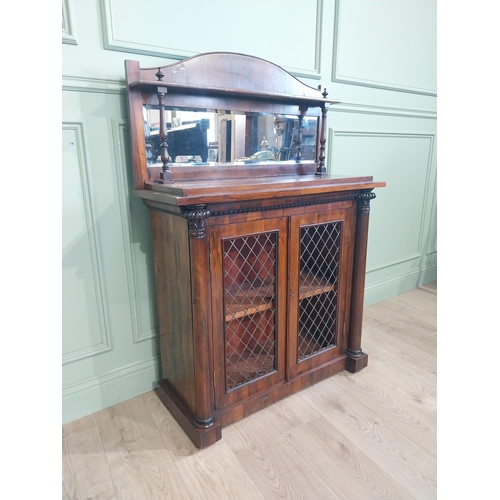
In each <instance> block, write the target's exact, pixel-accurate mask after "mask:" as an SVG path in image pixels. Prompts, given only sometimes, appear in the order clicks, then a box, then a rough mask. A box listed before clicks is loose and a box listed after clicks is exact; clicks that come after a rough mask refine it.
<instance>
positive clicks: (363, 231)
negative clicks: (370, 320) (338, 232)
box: [346, 189, 375, 372]
mask: <svg viewBox="0 0 500 500" xmlns="http://www.w3.org/2000/svg"><path fill="white" fill-rule="evenodd" d="M374 198H375V193H373V192H372V190H371V189H367V190H363V191H361V192H360V193H359V194H358V196H357V201H358V209H357V217H356V236H355V240H354V267H353V276H352V295H351V317H350V328H349V339H348V343H347V346H348V347H347V352H346V354H347V356H348V357H347V364H346V368H347V370H349V371H350V372H357V371H359V370H361V369H363V368H364V367H365V366H366V365H367V364H368V356H367V355H366V354H365V353H364V352H363V350H362V349H361V333H362V329H363V302H364V298H365V277H366V256H367V243H368V220H369V217H370V201H371V200H373V199H374Z"/></svg>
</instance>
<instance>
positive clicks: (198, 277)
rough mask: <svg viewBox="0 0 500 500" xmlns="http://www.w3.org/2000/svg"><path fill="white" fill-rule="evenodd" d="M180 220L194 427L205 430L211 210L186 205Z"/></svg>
mask: <svg viewBox="0 0 500 500" xmlns="http://www.w3.org/2000/svg"><path fill="white" fill-rule="evenodd" d="M182 215H183V217H184V218H185V219H186V220H187V222H188V234H189V248H190V260H191V289H192V304H193V306H192V307H193V309H192V311H193V331H194V358H195V390H196V414H195V416H194V421H193V423H194V425H196V427H198V428H201V429H204V428H207V427H211V426H212V425H213V424H214V416H213V409H214V402H213V395H212V389H211V388H212V386H213V366H212V359H211V356H210V353H211V352H212V340H211V337H210V331H211V328H210V325H211V312H210V311H211V310H210V307H207V304H210V302H211V300H210V274H209V272H208V271H207V270H208V269H209V268H210V264H209V252H210V248H209V239H208V236H207V232H206V230H205V229H206V220H207V218H208V217H209V215H210V211H209V210H208V209H207V206H206V205H192V206H187V207H186V208H185V209H184V211H183V214H182Z"/></svg>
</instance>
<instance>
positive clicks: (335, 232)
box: [297, 221, 342, 361]
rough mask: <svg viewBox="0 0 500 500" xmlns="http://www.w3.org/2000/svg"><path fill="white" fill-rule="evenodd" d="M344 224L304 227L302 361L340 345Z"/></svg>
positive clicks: (301, 285)
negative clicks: (339, 327)
mask: <svg viewBox="0 0 500 500" xmlns="http://www.w3.org/2000/svg"><path fill="white" fill-rule="evenodd" d="M341 231H342V222H340V221H339V222H333V223H332V222H329V223H327V224H316V225H311V226H303V227H301V228H300V285H299V286H300V293H299V296H300V299H301V300H300V303H299V304H300V306H299V338H298V353H297V354H298V361H302V360H303V359H305V358H307V357H309V356H312V355H313V354H316V353H318V352H320V351H322V350H324V349H328V348H330V347H333V346H335V345H336V343H337V312H338V309H337V283H338V274H339V265H340V247H341Z"/></svg>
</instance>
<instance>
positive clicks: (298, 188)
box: [136, 174, 386, 206]
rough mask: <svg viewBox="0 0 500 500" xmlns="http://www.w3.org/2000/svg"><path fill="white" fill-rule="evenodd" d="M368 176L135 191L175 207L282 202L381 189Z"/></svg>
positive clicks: (197, 183)
mask: <svg viewBox="0 0 500 500" xmlns="http://www.w3.org/2000/svg"><path fill="white" fill-rule="evenodd" d="M385 185H386V183H385V182H375V181H374V180H373V177H371V176H342V175H326V174H323V175H315V174H305V175H298V174H296V175H277V176H256V177H252V178H239V179H238V178H237V179H222V180H221V179H212V180H192V181H187V180H184V181H179V182H174V183H172V184H156V183H149V184H146V185H145V189H142V190H137V191H136V194H137V195H138V196H140V197H142V198H149V199H156V200H158V201H163V202H166V203H170V204H174V205H179V206H181V205H192V204H195V203H218V202H231V201H245V200H258V199H262V200H264V199H270V198H284V197H289V196H306V195H314V194H328V193H336V192H342V191H360V190H366V189H374V188H379V187H384V186H385Z"/></svg>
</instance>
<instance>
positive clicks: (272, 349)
mask: <svg viewBox="0 0 500 500" xmlns="http://www.w3.org/2000/svg"><path fill="white" fill-rule="evenodd" d="M210 235H211V236H210V238H211V240H210V246H211V273H212V276H211V281H212V316H213V321H214V328H213V332H214V336H213V342H214V384H215V404H216V409H221V408H224V407H227V406H230V405H232V404H235V403H239V402H242V401H244V400H245V399H246V398H248V397H250V396H253V395H255V394H258V393H259V392H261V391H264V390H266V389H268V388H270V387H271V386H273V385H275V384H276V383H278V382H282V381H284V379H285V348H286V345H285V344H286V340H285V335H286V301H287V297H286V282H287V276H286V273H287V219H286V218H283V219H268V220H261V221H253V222H246V223H240V224H229V225H224V226H219V227H214V228H211V233H210Z"/></svg>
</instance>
